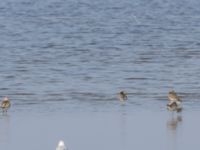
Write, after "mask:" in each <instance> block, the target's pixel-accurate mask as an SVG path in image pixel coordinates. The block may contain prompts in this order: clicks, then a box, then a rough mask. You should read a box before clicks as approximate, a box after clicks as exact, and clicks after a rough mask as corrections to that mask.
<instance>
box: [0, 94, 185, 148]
mask: <svg viewBox="0 0 200 150" xmlns="http://www.w3.org/2000/svg"><path fill="white" fill-rule="evenodd" d="M127 95H128V94H127V93H126V92H124V91H120V92H119V93H118V94H117V97H118V99H119V101H122V102H124V101H126V100H128V96H127ZM168 99H169V102H168V104H167V109H168V110H169V111H172V112H174V111H175V112H180V111H181V110H182V100H181V99H180V97H179V96H178V95H177V94H176V92H175V91H174V90H172V91H169V93H168ZM10 106H11V102H10V100H9V98H8V97H4V98H3V100H2V101H1V105H0V107H1V109H2V111H3V112H7V110H8V109H9V108H10ZM56 150H68V149H67V148H66V146H65V143H64V141H62V140H61V141H59V143H58V145H57V147H56Z"/></svg>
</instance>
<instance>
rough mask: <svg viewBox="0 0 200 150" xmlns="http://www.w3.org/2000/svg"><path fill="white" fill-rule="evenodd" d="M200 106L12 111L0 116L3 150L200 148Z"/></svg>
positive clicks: (168, 149)
mask: <svg viewBox="0 0 200 150" xmlns="http://www.w3.org/2000/svg"><path fill="white" fill-rule="evenodd" d="M199 113H200V112H199V111H190V112H182V113H181V114H178V115H177V114H175V113H174V114H172V113H169V112H167V111H159V112H158V111H157V112H151V111H142V112H131V113H126V112H122V113H117V112H116V113H112V112H108V113H106V112H93V113H91V112H90V113H88V112H85V113H80V112H79V113H54V114H51V113H49V114H41V115H39V114H33V113H32V114H31V113H30V114H29V115H26V114H8V115H4V116H1V117H0V145H1V149H3V150H23V149H29V150H54V149H55V147H56V145H57V142H58V141H59V140H61V139H62V140H64V141H65V143H66V145H67V146H68V147H69V149H70V150H132V149H140V150H146V149H150V150H156V149H157V150H160V149H162V150H188V149H193V150H195V149H198V147H200V143H199V139H200V134H199V133H198V128H199V126H200V120H199V116H198V114H199Z"/></svg>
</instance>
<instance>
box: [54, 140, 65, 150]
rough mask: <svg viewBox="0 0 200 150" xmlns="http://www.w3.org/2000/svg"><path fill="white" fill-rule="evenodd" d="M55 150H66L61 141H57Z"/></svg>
mask: <svg viewBox="0 0 200 150" xmlns="http://www.w3.org/2000/svg"><path fill="white" fill-rule="evenodd" d="M56 150H67V148H66V147H65V143H64V142H63V141H62V140H61V141H59V143H58V146H57V148H56Z"/></svg>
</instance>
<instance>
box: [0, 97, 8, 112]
mask: <svg viewBox="0 0 200 150" xmlns="http://www.w3.org/2000/svg"><path fill="white" fill-rule="evenodd" d="M10 106H11V103H10V100H9V99H8V97H4V98H3V100H2V101H1V106H0V107H1V108H2V110H3V112H7V110H8V109H9V107H10Z"/></svg>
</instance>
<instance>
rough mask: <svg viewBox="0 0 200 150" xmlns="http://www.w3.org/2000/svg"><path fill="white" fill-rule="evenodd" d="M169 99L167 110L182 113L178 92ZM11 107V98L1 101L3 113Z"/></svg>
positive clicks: (122, 98)
mask: <svg viewBox="0 0 200 150" xmlns="http://www.w3.org/2000/svg"><path fill="white" fill-rule="evenodd" d="M127 95H128V94H127V93H126V92H124V91H120V92H119V93H118V94H117V97H118V99H119V100H120V101H122V102H124V101H126V100H128V96H127ZM168 99H169V102H168V104H167V109H168V110H169V111H176V112H180V111H182V100H181V99H180V97H179V96H178V95H177V94H176V92H175V91H174V90H172V91H169V93H168ZM10 106H11V102H10V100H9V98H8V97H4V98H3V100H2V101H1V105H0V107H1V109H2V111H3V112H7V110H8V109H9V108H10Z"/></svg>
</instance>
